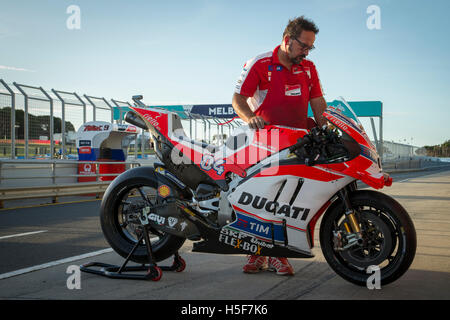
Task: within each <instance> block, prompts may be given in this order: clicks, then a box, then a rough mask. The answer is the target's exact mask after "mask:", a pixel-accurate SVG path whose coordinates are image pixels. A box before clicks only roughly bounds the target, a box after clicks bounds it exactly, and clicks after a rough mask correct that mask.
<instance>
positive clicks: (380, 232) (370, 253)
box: [331, 206, 405, 275]
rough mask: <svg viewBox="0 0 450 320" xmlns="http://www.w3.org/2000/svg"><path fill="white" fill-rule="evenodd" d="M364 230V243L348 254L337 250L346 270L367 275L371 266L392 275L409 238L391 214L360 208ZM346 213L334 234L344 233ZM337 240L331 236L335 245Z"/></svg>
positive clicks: (376, 209) (358, 214) (360, 219)
mask: <svg viewBox="0 0 450 320" xmlns="http://www.w3.org/2000/svg"><path fill="white" fill-rule="evenodd" d="M356 211H357V217H358V221H360V226H361V229H362V237H363V244H362V245H361V246H358V247H355V248H350V249H349V250H347V251H336V250H335V251H334V252H335V257H336V259H337V260H338V261H339V263H340V264H342V265H344V266H345V267H347V268H349V269H351V270H353V271H356V272H358V273H362V274H364V275H366V270H367V267H369V266H371V265H376V266H379V268H380V270H381V271H382V272H384V273H388V272H389V271H390V270H391V269H393V268H394V267H395V265H396V263H397V262H398V260H399V259H401V258H402V257H403V256H404V254H405V250H404V245H405V238H404V237H405V235H404V234H403V233H402V232H401V230H400V224H399V222H398V221H397V220H396V219H395V217H393V216H392V215H391V214H390V213H389V212H387V211H385V210H381V209H378V208H375V207H372V206H359V207H357V208H356ZM343 221H344V214H342V215H340V216H339V217H338V218H337V219H336V220H335V224H334V225H335V228H334V231H338V230H340V231H342V230H344V229H343V228H344V226H343ZM332 241H333V237H331V242H332Z"/></svg>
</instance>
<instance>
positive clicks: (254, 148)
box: [169, 126, 306, 180]
mask: <svg viewBox="0 0 450 320" xmlns="http://www.w3.org/2000/svg"><path fill="white" fill-rule="evenodd" d="M305 134H306V130H299V129H294V128H284V127H278V126H266V127H265V128H264V129H259V130H255V131H254V135H253V139H252V143H250V144H248V145H247V146H246V147H244V148H242V149H240V150H238V151H237V152H234V153H232V154H231V155H229V156H227V157H225V158H217V157H215V155H214V154H210V153H207V152H206V153H200V152H199V151H196V150H195V149H193V148H189V147H187V146H186V145H184V144H181V143H177V142H176V141H173V140H171V139H169V140H170V141H171V142H172V143H173V145H174V146H175V148H177V149H178V150H180V151H182V152H183V154H184V155H185V156H186V157H188V158H189V159H190V160H191V161H192V163H194V164H196V165H198V166H199V168H200V169H201V170H203V171H204V172H205V173H206V174H208V175H209V176H210V177H211V178H212V179H214V180H223V179H224V178H225V174H226V173H227V172H233V173H235V174H237V175H239V176H241V177H245V176H246V175H247V174H246V170H247V169H248V168H250V167H251V166H253V165H255V164H256V163H258V162H260V161H261V160H263V159H265V158H267V157H269V156H271V155H273V154H276V153H278V152H280V151H281V150H283V149H286V148H288V147H290V146H291V145H293V144H295V143H296V142H297V139H298V138H300V137H303V136H304V135H305ZM204 152H205V150H204ZM219 155H220V153H219ZM220 156H221V155H220ZM206 157H210V158H213V160H209V159H208V161H213V162H214V163H215V164H218V166H221V167H223V170H221V169H220V167H219V168H217V167H216V169H219V170H215V169H214V166H213V167H212V168H210V167H211V166H205V165H203V166H202V162H203V161H205V158H206Z"/></svg>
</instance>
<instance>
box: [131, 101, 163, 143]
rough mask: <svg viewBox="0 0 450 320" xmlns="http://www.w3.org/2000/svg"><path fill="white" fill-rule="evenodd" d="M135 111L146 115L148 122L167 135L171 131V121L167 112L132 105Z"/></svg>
mask: <svg viewBox="0 0 450 320" xmlns="http://www.w3.org/2000/svg"><path fill="white" fill-rule="evenodd" d="M131 109H133V110H134V111H136V112H137V113H139V114H140V115H141V116H142V117H144V118H145V119H146V120H147V121H148V122H150V123H151V124H152V125H153V126H154V127H155V128H156V129H158V131H159V132H161V134H162V135H164V136H166V137H167V134H168V132H169V122H168V116H167V113H164V112H158V111H155V110H152V109H142V108H136V107H131Z"/></svg>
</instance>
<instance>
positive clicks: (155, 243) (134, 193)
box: [100, 177, 186, 264]
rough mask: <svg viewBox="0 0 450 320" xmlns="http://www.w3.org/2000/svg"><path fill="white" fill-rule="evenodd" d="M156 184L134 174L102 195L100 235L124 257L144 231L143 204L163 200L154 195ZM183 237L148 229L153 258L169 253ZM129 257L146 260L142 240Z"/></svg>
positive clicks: (144, 261)
mask: <svg viewBox="0 0 450 320" xmlns="http://www.w3.org/2000/svg"><path fill="white" fill-rule="evenodd" d="M156 188H157V185H156V183H155V182H154V181H151V180H148V179H145V178H136V177H134V178H131V179H128V180H125V181H123V182H122V183H120V184H118V185H117V186H116V187H115V188H114V190H112V191H111V192H109V193H108V196H107V198H106V199H103V202H102V209H101V213H100V224H101V227H102V230H103V235H104V236H105V238H106V240H107V241H108V243H109V244H110V245H111V248H113V249H114V251H115V252H117V253H118V254H119V255H120V256H122V257H123V258H126V257H127V256H128V255H129V253H130V252H131V250H132V249H133V247H134V246H135V245H136V243H137V241H138V239H139V236H140V235H141V234H142V232H143V228H144V226H142V224H141V223H140V221H139V218H138V214H139V213H140V212H141V211H142V209H143V208H144V207H145V206H149V205H150V206H151V205H154V204H160V203H161V201H162V199H161V198H160V197H158V196H157V193H156ZM148 201H149V202H150V203H149V202H148ZM185 240H186V239H185V238H181V237H177V236H174V235H171V234H168V233H164V232H160V231H158V230H155V229H153V230H150V242H151V246H152V252H153V257H154V260H155V261H154V262H159V261H162V260H165V259H167V258H169V257H170V256H172V255H173V254H174V253H175V252H177V251H178V249H179V248H181V246H182V245H183V243H184V242H185ZM130 260H131V261H134V262H136V263H142V264H146V263H148V262H149V257H148V253H147V250H146V246H145V244H143V243H141V244H140V245H139V246H138V247H137V249H136V250H135V252H134V253H133V255H132V256H131V258H130Z"/></svg>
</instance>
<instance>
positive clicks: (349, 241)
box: [334, 188, 363, 251]
mask: <svg viewBox="0 0 450 320" xmlns="http://www.w3.org/2000/svg"><path fill="white" fill-rule="evenodd" d="M338 196H339V198H340V199H341V201H342V202H343V203H344V208H345V216H346V218H347V221H348V222H347V221H344V223H343V224H344V228H345V234H342V233H341V232H340V231H334V239H335V246H334V247H335V249H336V250H340V251H342V250H347V249H349V248H350V247H353V246H355V245H358V244H361V243H362V241H363V240H362V234H361V227H360V225H359V221H358V218H357V216H356V214H355V210H354V209H353V207H352V205H351V203H350V199H349V197H348V192H347V189H345V188H344V189H342V190H340V191H339V193H338ZM344 238H345V241H344Z"/></svg>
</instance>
